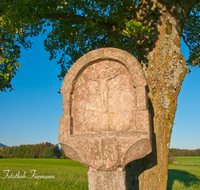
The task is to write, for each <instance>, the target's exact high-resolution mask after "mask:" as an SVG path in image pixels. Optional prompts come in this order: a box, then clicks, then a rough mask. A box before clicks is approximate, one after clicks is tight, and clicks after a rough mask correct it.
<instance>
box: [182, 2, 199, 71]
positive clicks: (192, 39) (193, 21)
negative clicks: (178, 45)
mask: <svg viewBox="0 0 200 190" xmlns="http://www.w3.org/2000/svg"><path fill="white" fill-rule="evenodd" d="M199 31H200V2H198V3H197V4H196V5H195V6H194V7H193V9H192V11H191V12H190V16H189V18H188V20H187V22H186V23H185V25H184V31H183V34H182V37H183V40H184V41H185V43H186V45H187V46H188V48H189V49H190V54H189V59H188V60H187V64H188V67H189V68H193V67H195V66H199V67H200V34H199Z"/></svg>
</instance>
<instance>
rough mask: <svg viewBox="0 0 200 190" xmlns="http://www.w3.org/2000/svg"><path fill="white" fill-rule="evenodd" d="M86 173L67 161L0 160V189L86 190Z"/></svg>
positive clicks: (79, 165)
mask: <svg viewBox="0 0 200 190" xmlns="http://www.w3.org/2000/svg"><path fill="white" fill-rule="evenodd" d="M5 170H10V171H9V173H8V171H5ZM87 170H88V169H87V168H86V167H85V166H83V165H81V164H80V163H77V162H74V161H72V160H69V159H66V160H65V159H38V158H37V159H32V158H29V159H27V158H21V159H20V158H11V159H9V158H8V159H0V190H14V189H16V190H18V189H20V190H29V189H33V190H41V189H42V190H45V189H46V190H51V189H52V190H53V189H54V190H55V189H59V190H64V189H65V190H81V189H83V190H86V189H88V185H87ZM24 172H25V174H24ZM6 175H7V177H6ZM16 176H19V177H21V178H19V177H18V178H15V177H16ZM23 176H25V177H24V178H23Z"/></svg>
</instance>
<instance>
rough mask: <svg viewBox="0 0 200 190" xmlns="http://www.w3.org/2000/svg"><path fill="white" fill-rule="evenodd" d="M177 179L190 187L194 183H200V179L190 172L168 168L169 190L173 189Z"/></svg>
mask: <svg viewBox="0 0 200 190" xmlns="http://www.w3.org/2000/svg"><path fill="white" fill-rule="evenodd" d="M175 180H178V181H179V182H182V183H183V184H184V186H185V187H190V186H191V185H194V184H200V180H199V179H198V178H197V177H196V176H195V175H193V174H191V173H189V172H186V171H183V170H174V169H168V183H167V190H171V189H172V186H173V184H174V181H175Z"/></svg>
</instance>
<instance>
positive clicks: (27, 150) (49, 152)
mask: <svg viewBox="0 0 200 190" xmlns="http://www.w3.org/2000/svg"><path fill="white" fill-rule="evenodd" d="M0 158H61V159H67V158H68V157H67V156H65V153H64V151H63V150H62V149H60V148H59V146H58V144H56V145H54V144H51V143H49V142H46V143H40V144H35V145H20V146H12V147H6V148H5V147H2V148H0Z"/></svg>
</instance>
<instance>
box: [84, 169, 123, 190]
mask: <svg viewBox="0 0 200 190" xmlns="http://www.w3.org/2000/svg"><path fill="white" fill-rule="evenodd" d="M87 174H88V189H89V190H126V181H125V177H126V172H125V171H92V170H88V173H87Z"/></svg>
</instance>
